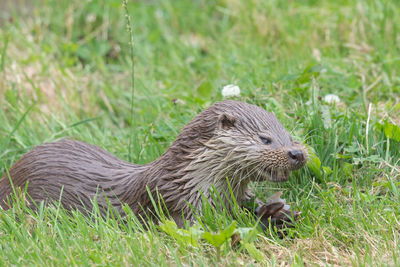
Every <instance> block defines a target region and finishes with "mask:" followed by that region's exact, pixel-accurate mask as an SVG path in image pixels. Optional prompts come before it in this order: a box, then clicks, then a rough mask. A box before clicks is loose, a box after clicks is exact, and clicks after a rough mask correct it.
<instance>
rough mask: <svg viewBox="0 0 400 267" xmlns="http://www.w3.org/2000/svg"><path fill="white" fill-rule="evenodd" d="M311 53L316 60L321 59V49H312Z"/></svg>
mask: <svg viewBox="0 0 400 267" xmlns="http://www.w3.org/2000/svg"><path fill="white" fill-rule="evenodd" d="M312 55H313V57H314V58H315V59H316V60H317V61H318V62H320V61H321V51H319V50H318V48H314V49H313V50H312Z"/></svg>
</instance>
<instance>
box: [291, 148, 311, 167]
mask: <svg viewBox="0 0 400 267" xmlns="http://www.w3.org/2000/svg"><path fill="white" fill-rule="evenodd" d="M288 156H289V159H290V161H291V163H292V164H293V166H296V167H301V166H303V165H304V163H305V162H306V157H307V156H306V155H305V153H304V151H303V150H301V149H292V150H289V151H288Z"/></svg>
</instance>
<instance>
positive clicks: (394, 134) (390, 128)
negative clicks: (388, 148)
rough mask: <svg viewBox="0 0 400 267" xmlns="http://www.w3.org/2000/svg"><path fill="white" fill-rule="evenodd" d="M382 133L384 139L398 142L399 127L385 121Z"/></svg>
mask: <svg viewBox="0 0 400 267" xmlns="http://www.w3.org/2000/svg"><path fill="white" fill-rule="evenodd" d="M383 131H384V133H385V136H386V137H388V138H390V139H393V140H396V141H397V142H400V127H399V126H398V125H396V124H393V123H390V122H388V121H385V124H384V126H383Z"/></svg>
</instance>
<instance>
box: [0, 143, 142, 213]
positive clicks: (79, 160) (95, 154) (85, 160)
mask: <svg viewBox="0 0 400 267" xmlns="http://www.w3.org/2000/svg"><path fill="white" fill-rule="evenodd" d="M140 169H141V168H140V166H137V165H133V164H130V163H128V162H125V161H123V160H121V159H118V158H117V157H115V156H113V155H111V154H110V153H108V152H107V151H105V150H103V149H101V148H99V147H97V146H94V145H90V144H87V143H84V142H79V141H73V140H67V139H62V140H59V141H56V142H52V143H46V144H43V145H40V146H37V147H35V148H34V149H33V150H32V151H30V152H29V153H27V154H25V155H24V156H23V157H22V158H21V159H20V160H19V161H18V162H17V163H16V164H14V165H13V166H12V167H11V169H10V170H9V174H10V177H11V180H12V183H13V186H14V188H17V187H20V188H22V189H24V188H25V185H26V183H28V188H27V193H28V195H29V196H30V198H31V199H32V200H33V201H34V202H36V203H39V202H41V201H48V200H55V201H58V200H59V199H60V194H61V193H62V195H61V196H62V197H61V203H62V205H63V206H64V207H65V208H67V209H68V208H78V209H79V210H82V211H85V210H91V208H92V200H93V198H94V197H95V196H96V197H97V201H98V203H99V206H100V208H101V209H105V208H106V207H107V205H108V204H107V201H109V204H111V205H113V206H114V207H115V208H117V209H119V208H120V201H119V197H120V196H119V194H120V193H119V191H121V190H119V188H117V187H118V184H119V183H118V181H119V182H120V180H121V179H126V178H127V177H128V176H131V177H132V175H133V176H134V174H135V172H138V171H140ZM12 192H13V189H12V186H11V184H10V179H9V177H8V176H7V174H5V175H4V176H3V178H2V179H1V180H0V205H1V206H2V207H3V208H6V207H7V204H6V203H5V201H6V198H7V196H9V195H10V193H12ZM105 196H106V197H107V201H106V198H105ZM28 200H29V198H28ZM32 204H33V203H31V206H32V207H33V206H34V205H32Z"/></svg>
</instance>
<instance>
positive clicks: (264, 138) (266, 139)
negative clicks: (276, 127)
mask: <svg viewBox="0 0 400 267" xmlns="http://www.w3.org/2000/svg"><path fill="white" fill-rule="evenodd" d="M260 140H261V142H263V143H264V145H269V144H271V143H272V140H271V138H268V137H264V136H260Z"/></svg>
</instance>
